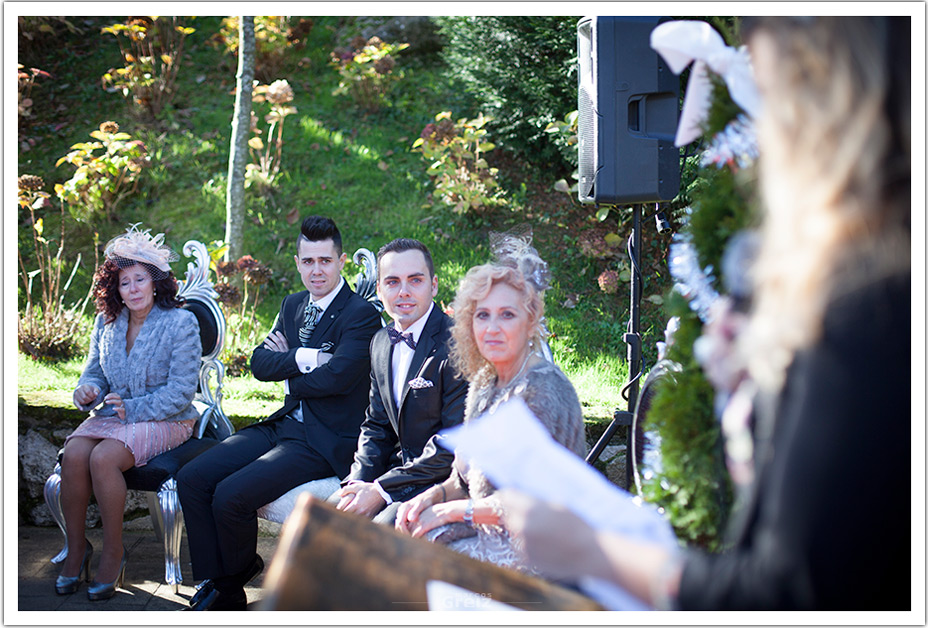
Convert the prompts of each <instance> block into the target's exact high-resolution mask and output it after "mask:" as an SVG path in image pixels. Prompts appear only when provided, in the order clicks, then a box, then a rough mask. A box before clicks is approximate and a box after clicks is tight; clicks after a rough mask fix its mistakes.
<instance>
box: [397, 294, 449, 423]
mask: <svg viewBox="0 0 928 628" xmlns="http://www.w3.org/2000/svg"><path fill="white" fill-rule="evenodd" d="M441 314H442V311H441V310H440V309H438V306H434V307H433V308H432V313H431V314H429V320H427V321H426V322H425V327H424V328H423V329H422V333H421V334H420V335H419V342H418V343H417V344H416V351H415V353H413V354H412V362H410V363H409V372H407V373H406V374H405V379H404V380H403V392H402V395H401V396H400V402H399V404H398V405H399V408H400V409H402V407H403V402H405V401H406V394H407V393H408V392H409V381H410V380H412V379H415V378H416V376H417V375H418V373H419V369H421V368H422V365H423V364H424V363H425V359H426V358H427V357H429V356H430V355H432V353H434V352H435V346H436V345H435V335H436V334H438V333H439V332H440V331H441V325H439V323H440V322H441ZM399 414H400V415H402V414H403V413H402V411H401V412H400V413H399Z"/></svg>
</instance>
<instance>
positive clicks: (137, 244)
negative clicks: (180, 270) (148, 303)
mask: <svg viewBox="0 0 928 628" xmlns="http://www.w3.org/2000/svg"><path fill="white" fill-rule="evenodd" d="M140 224H142V223H138V222H137V223H135V224H134V225H130V226H129V228H128V229H127V230H126V232H125V233H123V234H121V235H118V236H116V237H115V238H113V239H112V240H110V241H109V242H107V243H106V248H104V250H103V254H104V255H105V256H106V259H111V260H113V261H115V262H116V264H117V265H118V266H119V267H120V268H128V267H129V266H133V265H134V264H136V263H137V262H144V263H145V264H149V265H150V266H153V267H154V268H156V269H158V270H159V271H161V272H162V273H163V275H159V276H158V277H154V279H161V278H162V277H165V276H167V274H168V273H169V272H171V266H170V262H176V261H177V260H178V259H180V257H179V256H178V255H177V253H175V252H174V251H172V250H171V249H170V248H168V246H167V245H165V244H164V234H163V233H159V234H158V235H155V236H152V235H151V233H150V232H151V230H150V229H145V230H144V231H142V230H140V229H139V228H138V226H139V225H140Z"/></svg>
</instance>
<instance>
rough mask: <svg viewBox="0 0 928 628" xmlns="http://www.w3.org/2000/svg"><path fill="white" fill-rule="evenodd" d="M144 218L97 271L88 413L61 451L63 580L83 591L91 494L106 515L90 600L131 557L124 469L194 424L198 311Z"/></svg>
mask: <svg viewBox="0 0 928 628" xmlns="http://www.w3.org/2000/svg"><path fill="white" fill-rule="evenodd" d="M163 239H164V235H163V234H160V233H159V234H158V235H156V236H152V235H151V234H150V233H149V230H147V229H146V230H144V231H143V230H140V229H139V228H138V225H132V226H130V227H129V229H128V230H127V231H126V232H125V233H123V234H121V235H119V236H117V237H115V238H113V239H112V240H110V241H109V243H107V245H106V248H105V249H104V256H105V259H104V262H103V264H102V265H101V266H100V267H99V268H98V269H97V271H96V272H95V273H94V297H95V303H96V308H97V317H96V320H95V322H94V326H93V332H92V335H91V337H90V352H89V355H88V358H87V364H86V365H85V367H84V371H83V373H82V374H81V376H80V379H79V380H78V383H77V387H76V388H75V389H74V404H75V405H76V406H77V407H78V408H79V409H81V410H86V411H89V412H90V416H89V417H88V418H87V419H86V420H85V421H84V422H83V423H81V424H80V426H78V428H77V429H76V430H74V432H73V433H72V434H71V435H69V436H68V437H67V439H66V441H65V447H64V454H63V455H62V458H61V505H62V510H63V512H64V518H65V527H66V529H67V540H68V548H69V552H68V556H67V557H66V558H65V560H64V562H63V564H62V568H61V574H60V575H59V576H58V579H57V580H56V582H55V591H56V592H57V593H58V594H60V595H67V594H71V593H75V592H76V591H77V590H78V589H79V588H80V583H81V581H82V579H86V580H88V581H90V580H91V577H90V560H91V558H92V556H93V546H92V545H91V544H90V542H89V541H88V540H87V539H86V537H85V536H84V532H85V519H86V516H87V506H88V504H89V500H90V495H91V493H93V495H94V496H95V497H96V501H97V504H98V506H99V508H100V518H101V520H102V524H103V549H102V552H101V557H100V561H99V564H98V565H97V574H96V576H97V577H96V578H95V579H94V580H93V582H91V584H90V585H89V587H88V590H87V596H88V598H90V599H91V600H104V599H108V598H110V597H112V596H113V595H115V593H116V588H117V587H118V586H121V585H122V583H123V579H124V577H125V571H126V560H127V558H128V556H127V553H126V550H125V548H124V547H123V544H122V523H123V522H122V517H123V510H124V509H125V503H126V482H125V480H124V479H123V471H126V470H127V469H129V468H131V467H133V466H142V465H144V464H146V463H147V462H148V461H149V460H151V459H152V458H153V457H155V456H157V455H158V454H160V453H163V452H165V451H167V450H169V449H173V448H174V447H177V446H178V445H180V444H181V443H183V442H184V441H186V440H187V439H188V438H190V435H191V434H192V433H193V426H194V423H195V421H196V419H197V416H198V414H197V411H196V409H195V408H194V407H193V405H192V401H193V397H194V394H195V393H196V390H197V376H198V371H199V365H200V352H201V344H200V333H199V325H198V324H197V319H196V317H195V316H194V315H193V314H192V313H191V312H189V311H187V310H186V309H182V308H181V307H180V306H181V305H182V304H183V301H182V300H180V299H178V298H177V289H178V286H177V280H176V279H175V278H174V274H173V273H172V272H171V267H170V262H171V261H175V260H176V259H177V254H176V253H174V252H173V251H171V249H169V248H168V247H167V246H165V245H164V243H163Z"/></svg>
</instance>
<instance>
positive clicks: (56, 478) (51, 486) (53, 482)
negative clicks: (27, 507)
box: [44, 463, 68, 564]
mask: <svg viewBox="0 0 928 628" xmlns="http://www.w3.org/2000/svg"><path fill="white" fill-rule="evenodd" d="M44 492H45V505H46V506H48V511H49V512H50V513H51V515H52V519H54V520H55V523H57V524H58V527H59V528H60V529H61V534H62V535H63V536H64V547H63V548H62V549H61V551H60V552H58V554H57V555H56V556H55V557H54V558H52V562H53V563H56V564H57V563H60V562H61V561H63V560H64V559H65V558H67V556H68V533H67V530H65V527H64V511H62V510H61V465H60V464H58V463H55V470H54V471H52V474H51V475H50V476H48V479H47V480H45V491H44Z"/></svg>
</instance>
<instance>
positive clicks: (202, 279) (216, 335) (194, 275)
mask: <svg viewBox="0 0 928 628" xmlns="http://www.w3.org/2000/svg"><path fill="white" fill-rule="evenodd" d="M184 255H186V256H187V257H193V261H191V262H188V263H187V273H186V279H185V280H178V282H177V283H178V286H179V289H178V291H177V296H178V297H180V298H183V299H184V300H185V301H186V305H185V307H186V308H187V309H189V310H190V311H191V312H193V313H194V315H196V317H197V321H198V322H199V324H200V341H201V342H202V344H203V355H202V357H201V358H200V374H199V382H198V385H197V393H196V396H195V397H194V404H195V405H197V406H198V409H199V410H200V419H199V421H197V425H196V427H195V429H194V434H193V435H194V438H203V436H204V435H206V436H208V437H213V438H217V439H219V440H222V439H223V438H225V437H226V436H228V435H229V434H231V433H232V432H233V431H234V428H233V427H232V423H231V422H230V421H229V418H228V417H227V416H226V415H225V412H223V410H222V380H223V377H224V376H225V367H224V366H223V364H222V362H221V361H220V360H219V354H220V353H222V345H223V343H224V342H225V335H226V319H225V316H224V315H223V313H222V308H221V307H219V302H218V300H217V299H218V297H219V295H218V294H217V293H216V291H215V290H214V289H213V283H212V282H211V281H210V279H209V263H210V257H209V253H208V252H207V251H206V247H205V246H204V245H203V243H202V242H198V241H196V240H188V241H187V243H186V244H184Z"/></svg>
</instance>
